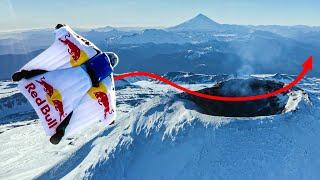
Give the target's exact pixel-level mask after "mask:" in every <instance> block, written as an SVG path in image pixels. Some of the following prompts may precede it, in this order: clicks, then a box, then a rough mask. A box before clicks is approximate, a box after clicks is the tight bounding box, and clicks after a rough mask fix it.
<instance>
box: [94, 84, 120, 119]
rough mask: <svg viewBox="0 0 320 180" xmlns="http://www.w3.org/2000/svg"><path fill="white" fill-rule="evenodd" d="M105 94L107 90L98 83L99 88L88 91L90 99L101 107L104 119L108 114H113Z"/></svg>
mask: <svg viewBox="0 0 320 180" xmlns="http://www.w3.org/2000/svg"><path fill="white" fill-rule="evenodd" d="M107 92H108V90H107V88H106V86H105V85H104V84H103V83H100V84H99V87H92V88H91V89H90V90H89V91H88V94H89V96H90V97H91V98H92V99H94V100H97V102H98V103H99V105H100V106H101V107H103V110H104V118H105V119H106V118H107V116H108V114H112V113H113V112H114V110H113V109H110V104H109V97H108V93H107Z"/></svg>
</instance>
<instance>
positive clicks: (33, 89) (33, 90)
mask: <svg viewBox="0 0 320 180" xmlns="http://www.w3.org/2000/svg"><path fill="white" fill-rule="evenodd" d="M25 89H26V90H27V91H28V93H29V95H30V96H31V97H32V98H33V99H34V103H35V104H36V105H37V106H38V107H39V110H40V113H41V114H42V116H43V117H44V119H45V121H46V123H47V125H48V127H49V129H51V128H54V127H55V126H57V125H58V123H57V120H56V119H53V118H52V117H51V113H50V112H51V109H50V106H49V104H48V102H47V100H46V99H42V98H41V97H39V96H38V92H37V86H36V85H35V84H34V83H32V82H31V83H29V84H27V85H26V86H25ZM48 92H49V91H48Z"/></svg>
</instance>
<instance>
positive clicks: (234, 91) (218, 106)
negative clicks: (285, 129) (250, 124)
mask: <svg viewBox="0 0 320 180" xmlns="http://www.w3.org/2000/svg"><path fill="white" fill-rule="evenodd" d="M284 85H285V84H284V83H283V82H278V81H274V80H262V79H258V78H249V79H230V80H226V81H222V82H220V83H217V84H216V85H214V86H213V87H209V88H205V89H201V90H199V91H197V92H200V93H203V94H208V95H215V96H230V97H239V96H254V95H261V94H265V93H270V92H273V91H276V90H278V89H280V88H282V87H283V86H284ZM303 95H306V93H305V92H304V91H303V90H302V89H300V88H297V87H294V88H292V89H291V90H289V91H286V92H283V93H281V94H278V95H277V96H273V97H270V98H265V99H259V100H255V101H242V102H226V101H216V100H209V99H204V98H201V97H197V96H194V95H189V94H186V93H181V94H180V97H182V98H183V99H188V100H190V101H192V102H194V103H195V104H196V105H197V106H198V107H199V108H197V110H198V111H199V112H200V113H203V114H207V115H212V116H223V117H256V116H271V115H276V114H282V113H286V112H290V111H293V110H295V109H296V106H297V104H298V103H299V101H300V100H301V98H299V97H301V96H303Z"/></svg>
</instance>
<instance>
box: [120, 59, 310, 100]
mask: <svg viewBox="0 0 320 180" xmlns="http://www.w3.org/2000/svg"><path fill="white" fill-rule="evenodd" d="M312 61H313V57H312V56H310V57H309V58H308V59H307V60H306V61H305V62H304V63H303V65H302V66H303V70H302V71H301V73H300V74H299V75H298V76H297V78H296V79H294V80H293V81H292V82H291V83H289V84H287V85H285V86H284V87H282V88H281V89H278V90H276V91H273V92H270V93H266V94H260V95H255V96H239V97H228V96H213V95H208V94H203V93H199V92H196V91H192V90H190V89H187V88H185V87H182V86H180V85H178V84H175V83H174V82H172V81H170V80H168V79H166V78H163V77H161V76H159V75H156V74H153V73H149V72H128V73H124V74H121V75H118V76H115V78H114V79H115V80H116V81H117V80H121V79H123V78H127V77H133V76H145V77H149V78H152V79H156V80H159V81H161V82H163V83H166V84H168V85H170V86H172V87H174V88H176V89H178V90H181V91H183V92H186V93H188V94H191V95H194V96H198V97H202V98H205V99H211V100H217V101H233V102H235V101H252V100H258V99H265V98H269V97H272V96H276V95H278V94H280V93H283V92H286V91H288V90H289V89H291V88H292V87H293V86H295V85H296V84H297V83H298V82H299V81H301V80H302V79H303V78H304V76H305V75H306V74H307V73H308V71H311V70H312Z"/></svg>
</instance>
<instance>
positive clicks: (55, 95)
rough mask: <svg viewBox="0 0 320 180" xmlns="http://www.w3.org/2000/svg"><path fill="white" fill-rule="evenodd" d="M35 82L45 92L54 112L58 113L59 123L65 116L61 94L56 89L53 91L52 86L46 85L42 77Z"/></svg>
mask: <svg viewBox="0 0 320 180" xmlns="http://www.w3.org/2000/svg"><path fill="white" fill-rule="evenodd" d="M36 82H37V83H39V84H40V85H41V86H42V87H43V90H44V91H45V92H46V94H47V100H48V102H49V104H51V105H52V106H54V108H55V110H56V111H58V112H59V116H60V122H61V121H62V118H63V117H65V116H66V114H65V113H64V109H63V104H62V95H61V93H60V92H59V91H58V90H57V89H54V88H53V86H51V85H50V84H49V83H47V82H46V81H45V78H44V77H42V78H41V79H40V80H36Z"/></svg>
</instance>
